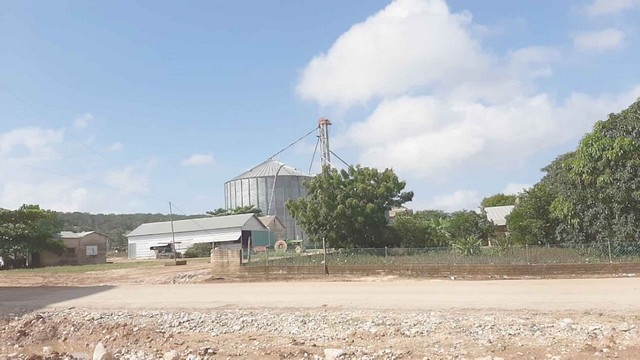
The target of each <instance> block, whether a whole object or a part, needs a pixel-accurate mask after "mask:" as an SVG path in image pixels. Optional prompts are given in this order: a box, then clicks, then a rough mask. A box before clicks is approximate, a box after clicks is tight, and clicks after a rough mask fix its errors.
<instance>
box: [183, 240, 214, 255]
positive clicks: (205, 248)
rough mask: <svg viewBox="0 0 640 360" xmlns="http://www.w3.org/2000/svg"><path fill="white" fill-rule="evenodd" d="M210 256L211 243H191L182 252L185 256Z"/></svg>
mask: <svg viewBox="0 0 640 360" xmlns="http://www.w3.org/2000/svg"><path fill="white" fill-rule="evenodd" d="M209 256H211V243H198V244H193V245H192V246H191V247H190V248H188V249H187V251H185V252H184V257H186V258H197V257H209Z"/></svg>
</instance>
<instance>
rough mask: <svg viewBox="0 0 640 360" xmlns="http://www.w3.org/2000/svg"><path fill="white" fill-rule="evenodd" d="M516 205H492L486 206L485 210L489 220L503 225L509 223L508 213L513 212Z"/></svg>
mask: <svg viewBox="0 0 640 360" xmlns="http://www.w3.org/2000/svg"><path fill="white" fill-rule="evenodd" d="M514 207H515V206H513V205H505V206H491V207H486V208H484V211H486V212H487V219H489V221H491V222H493V223H494V224H496V225H499V226H501V225H507V215H509V214H511V211H512V210H513V208H514Z"/></svg>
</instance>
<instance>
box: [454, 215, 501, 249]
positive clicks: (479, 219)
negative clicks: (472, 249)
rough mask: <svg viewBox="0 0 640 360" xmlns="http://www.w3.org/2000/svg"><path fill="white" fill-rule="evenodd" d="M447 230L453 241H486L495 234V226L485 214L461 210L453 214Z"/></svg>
mask: <svg viewBox="0 0 640 360" xmlns="http://www.w3.org/2000/svg"><path fill="white" fill-rule="evenodd" d="M446 228H447V231H448V233H449V234H450V236H451V238H452V239H453V240H461V239H467V238H470V237H473V238H476V239H479V240H483V241H484V240H487V239H488V238H489V236H490V235H491V234H492V233H493V229H494V225H493V224H492V223H491V222H490V221H489V220H488V219H487V215H486V214H485V213H484V212H482V213H477V212H475V211H469V210H461V211H455V212H453V213H451V215H450V218H449V221H448V224H447V227H446Z"/></svg>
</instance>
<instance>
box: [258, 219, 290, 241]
mask: <svg viewBox="0 0 640 360" xmlns="http://www.w3.org/2000/svg"><path fill="white" fill-rule="evenodd" d="M258 219H259V220H260V222H261V223H262V225H264V226H265V227H266V228H267V229H269V230H271V231H272V232H273V234H274V235H275V238H276V240H283V239H285V237H284V236H285V233H284V231H285V227H284V224H282V222H281V221H280V219H278V217H277V216H273V215H272V216H260V217H258Z"/></svg>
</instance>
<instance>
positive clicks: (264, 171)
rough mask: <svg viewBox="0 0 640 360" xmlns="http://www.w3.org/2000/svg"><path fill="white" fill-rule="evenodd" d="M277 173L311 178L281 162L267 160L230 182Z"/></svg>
mask: <svg viewBox="0 0 640 360" xmlns="http://www.w3.org/2000/svg"><path fill="white" fill-rule="evenodd" d="M278 170H279V171H278ZM276 173H277V174H278V176H307V177H310V176H311V175H308V174H305V173H303V172H302V171H300V170H297V169H294V168H292V167H291V166H289V165H285V164H283V163H281V162H280V161H276V160H267V161H265V162H263V163H262V164H260V165H258V166H256V167H254V168H253V169H251V170H249V171H246V172H244V173H242V174H240V175H238V176H236V177H234V178H233V179H231V180H230V181H233V180H239V179H248V178H257V177H266V176H276Z"/></svg>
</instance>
